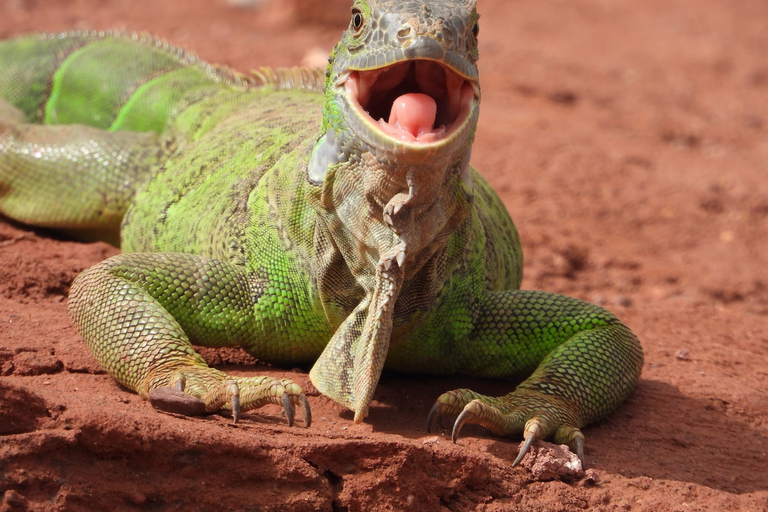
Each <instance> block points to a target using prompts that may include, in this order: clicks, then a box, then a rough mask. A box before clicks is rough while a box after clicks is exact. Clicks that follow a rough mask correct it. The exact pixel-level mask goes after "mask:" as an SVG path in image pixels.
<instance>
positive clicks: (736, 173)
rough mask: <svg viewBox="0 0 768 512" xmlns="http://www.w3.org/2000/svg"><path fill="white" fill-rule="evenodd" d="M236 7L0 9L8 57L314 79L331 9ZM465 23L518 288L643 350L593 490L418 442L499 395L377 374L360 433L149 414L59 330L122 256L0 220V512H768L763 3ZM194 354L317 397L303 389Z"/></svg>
mask: <svg viewBox="0 0 768 512" xmlns="http://www.w3.org/2000/svg"><path fill="white" fill-rule="evenodd" d="M235 3H236V2H230V3H229V4H228V3H226V2H225V1H224V0H185V1H171V0H133V1H127V0H122V1H121V0H3V1H2V2H1V3H0V37H11V36H14V35H16V34H22V33H28V32H32V31H52V32H58V31H64V30H68V29H72V28H75V29H84V28H98V29H105V28H117V29H121V30H127V31H147V32H150V33H152V34H155V35H158V36H161V37H163V38H166V39H167V40H168V41H170V42H171V43H173V44H175V45H178V46H183V47H187V48H189V49H191V50H193V51H195V52H197V53H198V54H199V55H200V56H202V57H203V58H205V59H207V60H210V61H213V62H217V63H221V64H226V65H229V66H232V67H235V68H237V69H240V70H248V69H250V68H255V67H257V66H262V65H273V66H288V65H294V64H297V63H300V62H302V60H304V59H308V60H309V61H317V60H318V56H319V60H321V61H322V58H323V56H324V55H326V54H327V53H328V51H329V50H330V48H331V46H332V45H333V43H334V42H335V40H336V39H337V38H338V37H339V35H340V33H341V31H342V29H343V28H344V27H345V26H346V24H347V23H348V7H349V6H348V3H347V0H325V1H322V2H318V1H317V0H303V1H300V0H292V1H287V0H284V1H279V0H271V1H265V2H261V3H260V5H251V6H243V5H239V6H238V5H234V4H235ZM239 3H241V4H242V3H243V2H239ZM480 11H481V13H482V16H483V17H482V20H481V31H480V37H481V61H480V68H481V75H482V85H483V107H482V114H481V121H480V127H479V129H478V133H477V142H476V144H475V149H474V153H473V155H474V156H473V163H474V164H475V166H477V167H478V168H479V169H480V170H481V172H482V173H483V174H484V175H485V177H486V178H487V179H488V180H489V181H490V182H491V184H492V185H493V186H494V187H495V188H496V190H497V191H498V192H499V193H500V194H501V197H502V199H503V200H504V202H505V203H506V205H507V207H508V208H509V210H510V211H511V212H512V214H513V217H514V218H515V220H516V222H517V225H518V227H519V229H520V234H521V236H522V239H523V246H524V249H525V251H526V258H527V261H528V263H527V267H526V269H527V272H526V278H525V281H524V287H525V288H536V289H544V290H550V291H555V292H559V293H564V294H569V295H574V296H577V297H580V298H583V299H586V300H589V301H594V302H597V303H600V304H604V305H605V306H606V307H608V308H609V309H611V310H613V311H614V312H616V313H617V314H618V315H619V316H620V317H621V318H623V319H624V320H625V321H626V323H627V324H628V325H629V326H631V327H632V328H633V329H634V330H635V332H636V333H637V334H638V335H639V337H640V339H641V340H642V343H643V346H644V348H645V354H646V362H645V368H644V371H643V375H642V378H641V380H640V382H639V384H638V387H637V390H636V391H635V393H634V394H633V395H632V396H631V398H630V399H629V400H628V401H627V402H626V404H625V405H624V406H623V407H621V408H620V409H619V410H618V411H617V412H616V413H615V414H613V415H611V416H610V417H609V418H608V419H606V420H604V421H602V422H600V423H598V424H596V425H593V426H591V427H588V428H587V429H586V430H585V433H586V436H587V450H586V459H587V465H588V466H589V468H590V471H589V475H588V477H587V478H583V479H570V480H565V481H563V480H555V481H540V480H539V479H537V477H535V476H534V475H533V474H532V473H531V472H530V471H529V470H528V469H526V468H523V467H518V468H512V467H510V460H511V459H512V458H513V457H514V455H515V453H516V451H517V449H518V442H519V439H504V438H499V437H494V436H491V435H490V434H488V433H487V432H485V431H484V430H483V429H481V428H467V429H465V430H464V432H463V434H464V437H463V438H462V439H461V440H460V441H459V443H458V444H456V445H454V444H452V443H451V440H450V433H449V432H448V431H446V430H439V431H437V432H433V433H431V434H429V433H427V432H426V429H425V419H426V416H427V412H428V411H429V408H430V406H431V404H432V403H433V400H434V399H435V398H436V397H437V396H438V395H439V394H440V393H441V392H443V391H445V390H447V389H451V388H455V387H461V386H465V385H466V386H469V387H474V388H476V389H477V390H479V391H488V392H495V393H503V392H505V391H506V390H508V389H509V387H510V386H509V384H507V383H499V382H487V381H485V382H484V381H476V380H471V381H469V382H467V381H466V380H465V379H459V378H454V379H433V378H429V379H427V378H420V377H416V376H400V375H385V376H384V377H383V379H382V381H381V384H380V386H379V389H378V392H377V394H376V396H375V400H374V402H373V406H372V409H371V414H370V416H369V418H368V419H367V421H366V422H365V423H364V424H362V425H355V424H354V423H353V422H352V421H351V413H349V412H348V411H345V410H344V409H343V408H342V407H340V406H338V405H336V404H335V403H332V402H331V401H330V400H328V399H326V398H324V397H322V396H319V395H318V394H316V393H314V394H311V396H310V402H311V404H312V408H313V412H314V418H315V421H314V423H313V424H312V426H311V428H309V429H304V428H302V427H301V426H297V427H293V428H288V427H287V426H286V425H285V424H284V421H283V420H282V418H281V416H280V412H279V410H277V409H275V408H267V409H265V410H264V411H263V413H249V414H247V415H246V416H245V418H244V419H243V420H242V421H241V422H240V423H239V424H238V425H237V426H233V425H232V424H231V420H230V419H229V418H228V417H225V416H220V415H211V416H208V417H203V418H186V417H180V416H175V415H168V414H162V413H159V412H156V411H154V410H153V409H152V407H151V406H150V405H149V403H147V402H145V401H144V400H142V399H141V398H140V397H138V396H137V395H135V394H132V393H130V392H128V391H126V390H124V389H121V388H120V387H119V386H118V385H117V384H116V383H115V382H114V381H113V380H112V379H111V378H110V377H109V376H107V375H106V374H105V373H104V372H103V371H102V370H101V369H100V367H99V365H98V363H97V362H96V361H95V360H94V358H93V357H92V356H91V355H90V353H89V352H88V351H87V349H86V348H85V346H84V344H83V343H82V341H81V340H80V337H79V335H78V334H77V332H76V331H75V330H74V328H73V327H72V325H71V324H70V322H69V319H68V318H67V312H66V296H67V292H68V289H69V286H70V283H71V282H72V279H73V278H74V277H75V276H76V275H77V273H78V272H80V271H82V270H83V269H85V268H87V267H88V266H90V265H93V264H95V263H96V262H98V261H100V260H102V259H103V258H105V257H107V256H110V255H112V254H115V253H116V252H117V250H115V249H114V248H112V247H109V246H107V245H106V244H103V243H97V244H82V243H77V242H72V241H68V240H66V239H64V238H62V237H60V236H57V235H56V234H54V233H51V232H47V231H43V230H38V229H33V228H30V227H27V226H22V225H19V224H16V223H14V222H11V221H8V220H4V219H3V220H0V261H2V264H1V265H0V375H2V376H0V493H1V494H2V500H1V504H0V510H2V511H6V510H13V511H15V510H31V511H44V510H45V511H47V510H148V511H153V510H163V511H165V510H179V511H181V510H183V511H197V510H201V511H203V510H222V511H223V510H238V511H239V510H253V511H256V510H258V511H267V510H275V511H286V512H290V511H315V510H322V511H378V510H397V511H400V510H414V511H449V510H450V511H470V510H478V511H489V512H490V511H517V510H520V511H539V510H541V511H550V510H551V511H572V510H594V511H612V510H617V511H645V512H651V511H681V512H682V511H703V510H712V511H737V510H741V511H765V510H768V468H767V467H766V466H767V463H768V455H767V454H768V391H766V388H767V384H768V366H767V365H766V362H767V361H768V2H765V0H730V1H723V0H719V1H718V0H674V1H669V0H643V1H641V2H631V1H608V0H540V1H537V2H526V1H521V0H480ZM1 72H2V70H0V73H1ZM205 356H206V357H207V358H209V360H210V361H212V363H213V364H215V365H217V366H219V367H222V368H225V369H226V370H227V371H229V372H232V373H236V374H246V373H252V372H253V371H254V365H256V367H257V368H258V371H260V372H266V373H268V374H274V375H289V376H290V377H291V378H292V379H295V380H296V381H297V382H299V383H300V384H302V385H306V386H307V388H309V389H312V388H311V386H310V385H309V380H308V378H307V374H306V368H305V369H299V370H297V369H292V368H274V367H266V368H265V366H264V365H261V364H258V363H257V362H255V361H254V360H252V359H251V358H249V357H247V356H245V355H243V354H242V353H240V352H236V351H230V352H227V353H224V354H221V353H215V352H213V351H205Z"/></svg>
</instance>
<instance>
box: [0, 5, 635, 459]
mask: <svg viewBox="0 0 768 512" xmlns="http://www.w3.org/2000/svg"><path fill="white" fill-rule="evenodd" d="M475 4H476V2H475V0H418V1H416V0H414V1H399V0H355V1H354V5H353V6H352V9H351V20H350V24H349V28H348V29H347V30H346V31H345V32H344V34H343V36H342V38H341V40H340V42H339V43H338V44H337V45H336V47H335V48H334V49H333V51H332V53H331V55H330V58H329V59H328V60H329V64H328V67H327V70H325V72H324V73H323V72H322V71H316V70H310V69H304V68H290V69H267V68H262V69H259V70H257V71H254V72H252V73H249V74H241V73H237V72H235V71H232V70H229V69H226V68H221V67H215V66H212V65H210V64H207V63H205V62H201V61H200V60H198V59H197V58H196V57H195V56H193V55H192V54H190V53H188V52H186V51H181V50H178V49H176V48H173V47H171V46H169V45H168V44H166V43H163V42H162V41H159V40H157V39H154V38H151V37H148V36H139V35H125V34H115V33H109V32H106V33H102V32H98V33H97V32H73V33H66V34H62V35H48V36H29V37H22V38H18V39H14V40H10V41H7V42H4V43H2V44H1V45H0V96H2V98H4V99H3V100H2V102H0V118H1V119H2V124H0V211H1V212H2V213H3V214H4V215H6V216H8V217H10V218H12V219H16V220H18V221H21V222H23V223H28V224H31V225H36V226H45V227H49V228H54V229H58V230H61V231H63V232H66V233H68V234H70V235H73V236H75V237H78V238H80V239H84V240H93V239H102V240H107V241H111V242H112V243H115V244H119V246H120V247H121V249H122V251H123V253H122V254H120V255H117V256H114V257H112V258H109V259H107V260H106V261H104V262H102V263H100V264H98V265H96V266H95V267H92V268H90V269H88V270H86V271H85V272H83V273H82V274H81V275H80V276H79V277H78V278H77V279H76V280H75V282H74V283H73V285H72V289H71V293H70V298H69V306H68V307H69V311H70V315H71V318H72V320H73V322H74V324H75V325H76V327H77V329H78V331H79V332H80V334H81V335H82V338H83V339H84V340H85V342H86V344H87V345H88V347H89V348H90V350H91V351H92V352H93V354H94V355H95V356H96V358H97V359H98V360H99V361H100V363H101V364H102V366H103V367H104V368H105V369H106V371H107V372H108V373H109V374H110V375H112V376H113V377H114V378H115V379H117V381H119V382H120V383H121V384H123V385H124V386H126V387H128V388H130V389H132V390H134V391H136V392H137V393H139V394H140V395H142V396H144V397H150V399H151V400H152V403H153V405H155V406H156V407H159V408H167V409H171V410H178V411H183V412H187V413H194V412H205V411H208V412H211V411H216V410H219V409H230V410H232V413H233V415H234V417H235V421H237V418H238V416H239V414H240V412H241V411H246V410H249V409H255V408H258V407H260V406H261V405H263V404H265V403H278V404H282V405H283V407H284V408H285V411H286V415H287V417H288V421H289V423H292V422H293V417H294V408H295V406H300V407H302V408H303V410H304V414H305V416H306V417H305V423H306V424H307V425H309V423H310V416H309V414H310V411H309V405H308V401H307V399H306V398H305V396H304V394H303V392H302V390H301V388H300V387H299V386H298V385H297V384H295V383H293V382H291V381H289V380H279V379H273V378H267V377H249V378H239V377H231V376H228V375H227V374H225V373H223V372H221V371H219V370H216V369H212V368H209V367H208V366H207V365H206V363H205V362H204V361H203V359H202V357H201V356H200V355H198V354H197V353H196V352H195V350H194V349H193V345H202V346H213V347H223V346H240V347H243V348H244V349H245V350H246V351H247V352H248V353H250V354H252V355H253V356H255V357H256V358H258V359H260V360H264V361H270V362H274V363H278V364H290V365H293V364H300V363H310V362H313V361H315V362H314V366H313V367H312V369H311V371H310V378H311V381H312V383H313V384H314V385H315V386H316V387H317V389H318V390H319V391H320V392H321V393H322V394H324V395H326V396H328V397H330V398H332V399H333V400H335V401H336V402H338V403H340V404H342V405H344V406H346V407H348V408H349V409H351V410H352V411H354V421H355V422H361V421H362V420H363V419H364V418H365V416H366V415H367V413H368V407H369V404H370V402H371V399H372V396H373V393H374V390H375V389H376V386H377V383H378V381H379V377H380V374H381V372H382V369H383V368H387V369H391V370H395V371H399V372H410V373H421V374H431V375H449V374H467V375H474V376H481V377H492V378H504V379H517V380H518V381H519V380H522V379H525V380H523V381H522V383H520V384H519V385H518V386H517V387H516V388H515V389H514V391H512V392H511V393H509V394H508V395H505V396H502V397H488V396H482V395H480V394H478V393H475V392H473V391H470V390H467V389H459V390H455V391H449V392H447V393H445V394H443V395H442V396H440V397H439V398H438V399H437V401H436V403H435V406H434V407H433V409H432V411H431V412H430V413H429V417H428V423H432V421H433V419H434V418H435V417H440V416H443V415H458V418H457V419H456V421H455V425H454V428H453V439H454V441H455V440H456V438H457V436H458V434H459V431H460V429H461V428H462V425H464V424H467V423H475V424H480V425H483V426H485V427H487V428H488V429H490V430H491V431H493V432H495V433H497V434H503V435H511V434H519V433H520V432H522V433H523V437H524V438H525V440H526V442H525V444H524V446H523V448H522V449H521V451H520V454H519V456H518V459H517V461H515V464H516V463H517V462H519V460H520V459H521V458H522V455H523V454H524V453H525V452H526V451H527V450H528V448H529V447H530V445H531V443H532V442H533V441H535V440H536V439H540V438H545V437H549V436H554V439H555V441H556V442H559V443H567V444H569V445H570V446H571V448H572V449H573V450H574V451H576V453H577V454H578V455H579V457H580V458H581V459H582V460H583V457H584V454H583V447H584V435H583V434H582V432H581V430H580V428H581V427H583V426H584V425H586V424H588V423H591V422H593V421H595V420H597V419H599V418H601V417H604V416H605V415H607V414H608V413H610V412H611V411H612V410H613V409H615V408H616V407H617V406H618V405H619V404H620V403H621V402H622V401H623V400H624V399H625V398H626V397H627V396H628V395H629V394H630V392H631V391H632V389H633V388H634V385H635V382H636V380H637V379H638V377H639V375H640V370H641V366H642V362H643V354H642V349H641V346H640V344H639V342H638V340H637V338H636V337H635V335H634V334H633V333H632V332H631V331H630V330H629V329H628V328H627V327H626V326H624V325H623V324H622V323H621V322H620V321H619V320H618V319H617V318H616V317H615V316H614V315H612V314H611V313H609V312H608V311H606V310H604V309H602V308H600V307H598V306H595V305H592V304H589V303H586V302H582V301H579V300H576V299H572V298H569V297H564V296H561V295H555V294H552V293H545V292H540V291H527V290H525V291H524V290H519V289H518V288H519V286H520V281H521V277H522V255H521V248H520V242H519V239H518V235H517V232H516V230H515V227H514V225H513V223H512V221H511V219H510V217H509V214H508V213H507V211H506V209H505V208H504V206H503V205H502V203H501V201H500V199H499V198H498V197H497V196H496V194H495V193H494V192H493V191H492V190H491V188H490V187H489V185H488V184H487V183H486V182H485V181H484V180H483V179H482V178H481V177H480V175H479V174H478V173H477V172H476V171H475V170H474V169H473V168H472V167H471V166H470V154H471V147H472V142H473V139H474V136H475V129H476V125H477V120H478V111H479V110H478V109H479V104H480V87H479V82H478V70H477V60H478V17H479V16H478V14H477V12H476V5H475ZM174 390H175V391H174ZM177 395H178V396H177ZM179 397H181V403H182V405H180V406H177V405H174V403H175V402H174V400H175V399H176V398H179Z"/></svg>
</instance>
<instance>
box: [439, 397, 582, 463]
mask: <svg viewBox="0 0 768 512" xmlns="http://www.w3.org/2000/svg"><path fill="white" fill-rule="evenodd" d="M572 409H573V407H572V406H570V405H569V404H567V403H566V402H565V401H564V400H562V399H561V398H558V397H555V396H552V395H544V394H541V393H534V392H530V391H527V392H524V391H519V390H518V391H515V392H513V393H510V394H508V395H506V396H503V397H487V396H484V395H480V394H479V393H475V392H473V391H471V390H469V389H457V390H454V391H449V392H447V393H444V394H443V395H441V396H440V397H439V398H438V399H437V401H436V402H435V405H434V406H432V410H430V411H429V416H428V417H427V432H429V431H430V430H431V426H432V424H433V421H434V420H435V419H437V420H438V421H439V422H440V421H441V419H442V417H443V416H449V415H450V416H454V415H456V416H457V418H456V421H455V423H454V424H453V430H452V432H451V439H452V440H453V442H454V443H455V442H456V441H457V440H458V438H459V433H460V432H461V429H462V427H463V426H464V425H466V424H476V425H482V426H483V427H485V428H487V429H488V430H490V431H491V432H493V433H494V434H498V435H504V436H509V435H514V434H519V433H521V432H522V434H523V438H524V439H525V443H524V444H523V447H522V448H521V449H520V452H519V453H518V455H517V458H516V459H515V461H514V462H513V463H512V466H513V467H514V466H517V465H518V464H520V461H522V460H523V457H524V456H525V454H526V453H528V451H529V450H530V448H531V446H532V445H533V443H534V442H535V441H537V440H539V439H544V438H546V437H549V436H550V435H552V436H553V437H554V440H555V442H556V443H558V444H567V445H568V446H569V447H570V449H571V450H572V451H574V452H575V453H576V455H578V457H579V459H580V460H581V464H582V466H584V434H582V432H581V430H579V428H578V427H576V424H577V422H576V415H575V413H573V411H572Z"/></svg>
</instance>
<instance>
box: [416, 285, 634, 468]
mask: <svg viewBox="0 0 768 512" xmlns="http://www.w3.org/2000/svg"><path fill="white" fill-rule="evenodd" d="M476 309H477V310H476V314H477V321H476V323H475V330H474V332H473V338H474V341H473V343H472V344H471V345H470V348H469V351H468V353H467V354H466V355H465V357H466V361H467V366H468V369H469V370H470V371H472V372H473V373H476V374H479V375H488V376H496V377H510V376H512V375H514V374H517V373H518V372H519V371H521V370H523V371H528V370H529V369H531V370H532V369H533V368H535V370H534V371H533V373H532V374H531V375H530V377H529V378H528V379H526V380H525V381H524V382H522V383H521V384H520V385H519V386H518V387H517V388H516V389H515V390H514V391H513V392H511V393H509V394H508V395H505V396H502V397H487V396H483V395H480V394H478V393H475V392H473V391H470V390H468V389H459V390H455V391H449V392H448V393H445V394H443V395H442V396H441V397H439V398H438V400H437V402H436V403H435V406H434V407H433V409H432V411H431V412H430V416H429V420H428V422H429V423H431V422H432V419H433V417H435V416H441V415H444V414H458V415H459V417H458V418H457V420H456V423H455V424H454V428H453V434H452V437H453V439H454V441H455V440H456V439H457V437H458V435H459V432H460V430H461V428H462V426H463V425H464V424H466V423H476V424H480V425H483V426H484V427H486V428H488V429H490V430H491V431H493V432H494V433H496V434H501V435H513V434H519V433H521V432H522V433H523V436H524V438H525V440H526V444H525V445H524V447H523V449H522V450H521V451H520V453H519V455H518V457H517V459H516V460H515V462H514V464H517V463H519V462H520V460H522V457H523V455H525V452H526V451H527V450H528V448H529V447H530V445H531V444H532V442H533V441H535V440H536V439H543V438H546V437H549V436H554V439H555V441H556V442H558V443H564V444H568V445H570V447H571V449H573V450H574V451H575V452H576V453H577V454H578V455H579V458H581V459H582V462H583V459H584V452H583V446H584V435H583V434H582V433H581V430H579V429H580V428H581V427H583V426H585V425H587V424H589V423H592V422H594V421H597V420H598V419H600V418H602V417H604V416H606V415H607V414H609V413H610V412H612V411H613V410H614V409H615V408H616V407H617V406H618V405H619V404H620V403H621V402H623V401H624V399H625V398H626V397H627V396H629V394H630V393H631V392H632V389H633V388H634V385H635V381H636V380H637V378H638V377H639V375H640V370H641V368H642V365H643V352H642V349H641V347H640V343H639V342H638V340H637V338H636V337H635V335H634V334H633V333H632V332H631V331H630V330H629V329H628V328H627V327H626V326H624V325H623V324H622V323H621V322H619V320H618V319H616V317H615V316H613V315H612V314H611V313H609V312H608V311H606V310H604V309H602V308H600V307H598V306H595V305H593V304H589V303H586V302H582V301H579V300H577V299H572V298H570V297H564V296H562V295H556V294H551V293H545V292H538V291H505V292H494V293H490V294H488V295H487V296H486V297H485V298H484V299H482V300H480V301H478V304H477V308H476ZM538 361H541V363H539V364H538V366H537V363H538Z"/></svg>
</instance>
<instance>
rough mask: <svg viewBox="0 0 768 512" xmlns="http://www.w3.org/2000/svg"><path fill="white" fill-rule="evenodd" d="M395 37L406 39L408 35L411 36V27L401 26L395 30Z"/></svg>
mask: <svg viewBox="0 0 768 512" xmlns="http://www.w3.org/2000/svg"><path fill="white" fill-rule="evenodd" d="M397 37H399V38H400V39H408V38H409V37H411V27H410V26H405V27H403V28H401V29H400V30H399V31H398V32H397Z"/></svg>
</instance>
